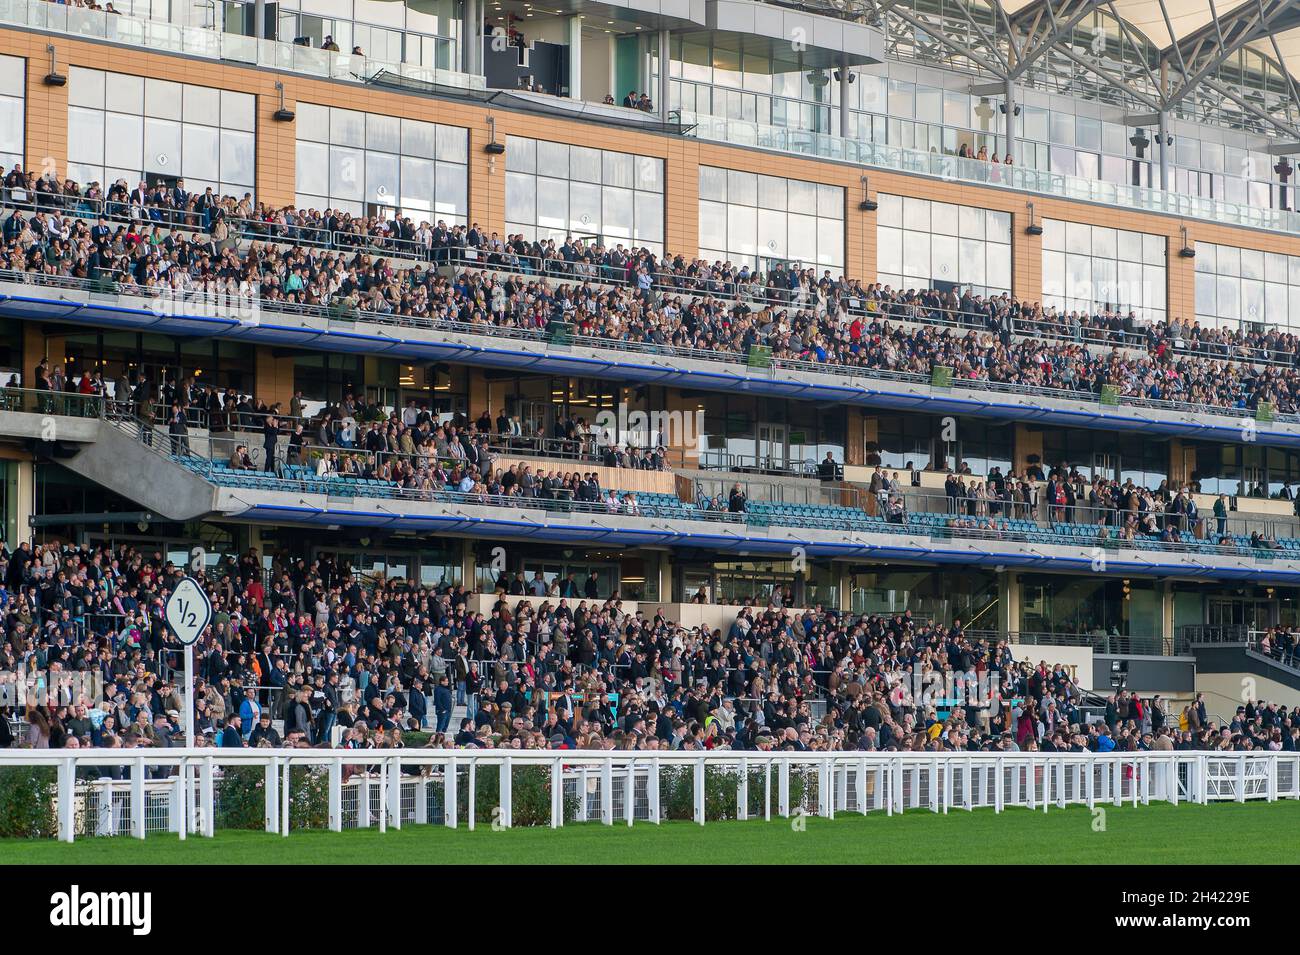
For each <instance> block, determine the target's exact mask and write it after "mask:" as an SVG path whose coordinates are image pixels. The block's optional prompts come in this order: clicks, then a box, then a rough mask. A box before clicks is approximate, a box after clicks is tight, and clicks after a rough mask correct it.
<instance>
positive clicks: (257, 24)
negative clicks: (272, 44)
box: [253, 0, 292, 40]
mask: <svg viewBox="0 0 1300 955" xmlns="http://www.w3.org/2000/svg"><path fill="white" fill-rule="evenodd" d="M253 36H254V37H256V38H257V39H258V40H262V39H264V38H265V37H266V0H257V4H256V5H255V6H254V7H253ZM291 39H292V38H291Z"/></svg>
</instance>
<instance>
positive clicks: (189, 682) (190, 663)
mask: <svg viewBox="0 0 1300 955" xmlns="http://www.w3.org/2000/svg"><path fill="white" fill-rule="evenodd" d="M211 620H212V601H210V600H208V595H207V594H205V593H204V592H203V588H202V587H201V586H199V583H198V581H196V580H195V579H194V578H193V577H182V578H181V580H180V583H178V584H177V585H176V589H175V590H173V591H172V595H171V596H170V597H168V598H167V626H169V627H171V631H172V633H173V634H174V635H175V637H176V639H177V640H179V641H180V642H181V643H182V644H184V645H185V748H186V749H193V748H194V644H195V643H196V642H197V641H198V639H199V637H200V636H202V635H203V631H204V630H206V629H207V628H208V624H209V623H210V622H211Z"/></svg>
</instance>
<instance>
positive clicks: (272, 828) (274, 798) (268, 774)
mask: <svg viewBox="0 0 1300 955" xmlns="http://www.w3.org/2000/svg"><path fill="white" fill-rule="evenodd" d="M262 790H263V795H264V797H265V799H264V802H263V806H264V808H265V811H264V816H265V818H266V831H267V832H273V833H278V832H279V831H280V760H279V759H272V760H271V761H270V762H269V763H267V764H266V771H265V773H264V775H263V786H262Z"/></svg>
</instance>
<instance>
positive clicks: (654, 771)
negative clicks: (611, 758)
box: [582, 756, 663, 826]
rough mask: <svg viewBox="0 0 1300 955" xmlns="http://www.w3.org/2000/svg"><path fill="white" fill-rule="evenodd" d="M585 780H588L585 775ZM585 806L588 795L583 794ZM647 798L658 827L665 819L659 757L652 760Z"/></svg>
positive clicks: (651, 817)
mask: <svg viewBox="0 0 1300 955" xmlns="http://www.w3.org/2000/svg"><path fill="white" fill-rule="evenodd" d="M582 778H583V779H586V778H587V777H586V775H585V774H584V775H583V777H582ZM582 798H583V805H586V799H587V793H586V792H585V791H584V792H583V794H582ZM646 798H647V799H648V800H649V801H650V821H651V822H653V823H654V824H655V825H656V826H657V825H659V823H660V821H661V820H662V818H663V813H662V811H661V810H660V806H659V757H657V756H656V757H655V758H653V759H651V760H650V779H649V784H648V785H647V786H646Z"/></svg>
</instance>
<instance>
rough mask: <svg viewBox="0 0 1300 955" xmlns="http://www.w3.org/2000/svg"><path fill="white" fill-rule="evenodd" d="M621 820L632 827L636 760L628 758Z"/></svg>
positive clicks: (634, 813) (634, 810)
mask: <svg viewBox="0 0 1300 955" xmlns="http://www.w3.org/2000/svg"><path fill="white" fill-rule="evenodd" d="M623 818H624V819H626V820H627V824H628V825H629V826H630V825H632V821H633V820H634V819H635V818H636V759H635V757H631V756H629V757H628V760H627V781H626V782H625V783H624V784H623Z"/></svg>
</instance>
